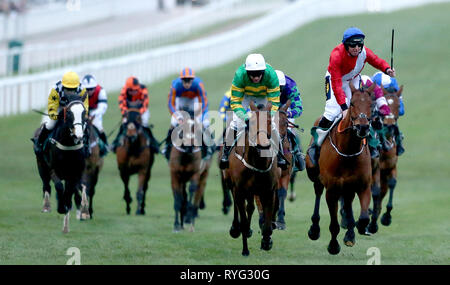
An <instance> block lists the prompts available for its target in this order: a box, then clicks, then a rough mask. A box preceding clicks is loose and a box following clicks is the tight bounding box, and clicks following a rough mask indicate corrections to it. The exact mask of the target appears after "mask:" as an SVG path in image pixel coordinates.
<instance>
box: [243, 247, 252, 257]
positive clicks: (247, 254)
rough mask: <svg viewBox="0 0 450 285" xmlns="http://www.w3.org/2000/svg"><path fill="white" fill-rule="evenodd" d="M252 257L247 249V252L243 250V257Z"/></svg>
mask: <svg viewBox="0 0 450 285" xmlns="http://www.w3.org/2000/svg"><path fill="white" fill-rule="evenodd" d="M249 255H250V251H249V250H248V249H247V250H245V249H244V250H242V256H249Z"/></svg>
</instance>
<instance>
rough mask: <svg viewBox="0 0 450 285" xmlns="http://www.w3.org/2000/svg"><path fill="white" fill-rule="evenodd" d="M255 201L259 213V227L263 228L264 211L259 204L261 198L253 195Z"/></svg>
mask: <svg viewBox="0 0 450 285" xmlns="http://www.w3.org/2000/svg"><path fill="white" fill-rule="evenodd" d="M254 197H255V203H256V207H257V208H258V214H259V220H258V222H259V228H260V229H261V230H262V228H263V224H264V211H263V207H262V204H261V198H260V197H259V196H258V195H255V196H254Z"/></svg>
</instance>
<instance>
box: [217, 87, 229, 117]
mask: <svg viewBox="0 0 450 285" xmlns="http://www.w3.org/2000/svg"><path fill="white" fill-rule="evenodd" d="M230 103H231V88H230V89H229V90H228V91H227V92H225V94H224V95H223V97H222V100H221V101H220V106H219V114H220V117H221V118H222V119H223V121H224V123H225V122H226V121H227V112H228V111H230V110H231V105H230Z"/></svg>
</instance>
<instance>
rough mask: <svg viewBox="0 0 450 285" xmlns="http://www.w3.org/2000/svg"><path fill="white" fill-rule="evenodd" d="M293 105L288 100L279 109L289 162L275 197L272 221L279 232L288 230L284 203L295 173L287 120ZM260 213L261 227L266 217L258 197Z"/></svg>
mask: <svg viewBox="0 0 450 285" xmlns="http://www.w3.org/2000/svg"><path fill="white" fill-rule="evenodd" d="M290 105H291V101H290V100H288V101H287V102H286V104H284V105H283V106H282V107H281V108H280V109H279V132H280V139H281V146H282V147H283V155H284V157H285V158H286V161H287V162H288V166H287V168H286V169H285V170H282V171H281V177H280V180H279V187H278V190H277V195H276V197H275V205H274V214H276V215H274V217H273V218H272V221H273V222H274V226H275V227H276V229H279V230H285V229H286V222H285V220H284V217H285V214H286V210H285V206H284V201H285V200H286V196H287V188H288V187H289V184H290V180H291V177H292V173H293V165H294V164H293V155H292V146H291V143H290V142H289V138H288V127H289V126H290V125H289V120H288V118H287V113H286V111H287V109H288V108H289V106H290ZM255 202H256V205H257V208H258V212H259V223H260V226H261V225H262V224H263V222H264V216H263V209H262V205H261V203H260V199H259V197H256V199H255Z"/></svg>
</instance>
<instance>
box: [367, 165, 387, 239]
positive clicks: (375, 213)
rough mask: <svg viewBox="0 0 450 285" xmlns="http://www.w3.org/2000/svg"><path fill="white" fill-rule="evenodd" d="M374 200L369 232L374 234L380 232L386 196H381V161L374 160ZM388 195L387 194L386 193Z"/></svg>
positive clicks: (372, 189) (372, 187)
mask: <svg viewBox="0 0 450 285" xmlns="http://www.w3.org/2000/svg"><path fill="white" fill-rule="evenodd" d="M371 192H372V200H373V209H372V217H371V221H370V224H369V227H368V228H367V230H368V231H369V232H370V233H372V234H374V233H376V232H378V217H379V216H380V212H381V201H382V199H383V197H384V195H382V194H381V186H380V165H379V159H378V158H377V159H372V185H371ZM385 194H386V192H385Z"/></svg>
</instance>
